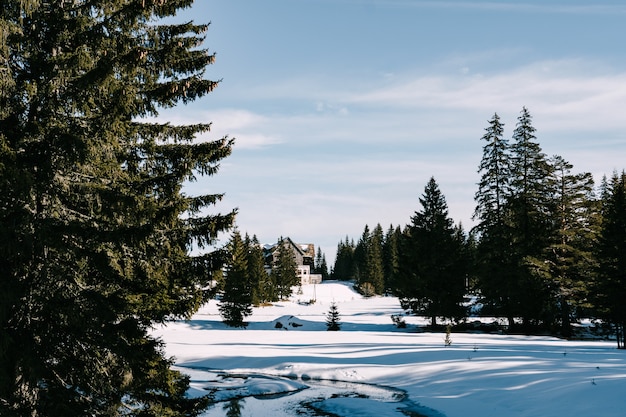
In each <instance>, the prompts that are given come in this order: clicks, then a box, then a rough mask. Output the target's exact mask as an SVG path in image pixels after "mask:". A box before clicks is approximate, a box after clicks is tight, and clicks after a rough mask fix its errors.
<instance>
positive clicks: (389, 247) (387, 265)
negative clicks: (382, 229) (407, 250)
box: [383, 226, 402, 289]
mask: <svg viewBox="0 0 626 417" xmlns="http://www.w3.org/2000/svg"><path fill="white" fill-rule="evenodd" d="M401 238H402V231H401V230H400V226H397V227H395V228H394V227H393V226H389V230H387V233H386V234H385V240H384V243H383V269H384V272H385V289H389V288H393V287H395V286H396V283H397V280H398V278H399V277H398V273H399V271H400V239H401Z"/></svg>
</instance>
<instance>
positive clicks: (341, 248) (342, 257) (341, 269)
mask: <svg viewBox="0 0 626 417" xmlns="http://www.w3.org/2000/svg"><path fill="white" fill-rule="evenodd" d="M354 250H355V247H354V242H351V241H350V240H349V238H348V236H346V238H345V241H340V242H339V243H338V244H337V255H336V256H335V266H334V267H333V275H332V278H333V279H336V280H346V281H347V280H351V279H352V278H353V277H354Z"/></svg>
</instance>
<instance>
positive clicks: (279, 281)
mask: <svg viewBox="0 0 626 417" xmlns="http://www.w3.org/2000/svg"><path fill="white" fill-rule="evenodd" d="M276 251H277V255H278V256H277V259H276V261H275V264H274V265H273V267H272V280H273V284H274V288H275V291H276V298H277V299H278V300H284V299H287V298H288V297H289V296H290V295H291V291H292V289H291V287H293V286H295V285H298V284H299V281H298V265H297V264H296V258H295V256H294V254H293V250H292V249H291V247H290V244H289V241H288V239H283V238H282V237H281V238H280V239H278V243H277V244H276Z"/></svg>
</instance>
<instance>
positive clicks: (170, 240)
mask: <svg viewBox="0 0 626 417" xmlns="http://www.w3.org/2000/svg"><path fill="white" fill-rule="evenodd" d="M191 4H192V0H171V1H167V2H164V1H155V0H145V1H144V0H142V1H139V0H136V1H135V0H133V1H130V0H128V1H120V0H114V1H107V2H102V1H91V2H85V1H62V0H53V1H40V0H21V1H4V2H3V3H2V7H0V35H1V37H2V44H1V45H0V61H1V62H2V71H0V270H2V274H3V275H2V280H1V281H0V297H1V302H0V329H1V330H0V398H1V401H0V415H3V416H48V415H49V416H79V415H142V416H163V415H168V416H182V415H184V416H190V415H196V414H198V413H199V412H200V410H201V408H202V407H203V406H204V405H205V404H206V400H204V399H191V398H187V397H186V396H185V392H186V390H187V387H188V378H187V377H185V376H183V375H181V374H180V373H179V372H178V371H175V370H173V369H171V368H170V366H171V364H172V360H171V359H168V358H166V357H165V356H164V352H163V344H162V342H161V341H160V340H157V339H155V338H154V337H152V336H151V335H150V334H149V330H150V328H151V327H152V326H153V325H154V324H157V323H164V322H166V321H168V320H172V319H176V318H183V317H189V316H190V315H191V314H192V313H193V312H194V311H195V310H196V309H197V308H198V307H199V306H200V305H201V304H202V303H203V302H205V301H206V300H207V299H208V297H209V296H210V291H209V290H207V288H210V287H211V286H210V282H211V279H212V276H213V271H215V270H217V269H219V268H220V265H221V261H220V256H219V254H218V253H217V252H210V250H211V248H212V245H213V243H214V242H215V239H216V237H217V234H218V233H219V232H220V231H223V230H225V229H227V228H228V227H230V225H231V224H232V217H233V213H229V214H226V215H221V214H210V215H207V214H204V213H206V210H205V209H206V208H207V207H210V206H212V205H214V204H215V203H216V202H217V201H218V200H219V199H220V197H221V196H220V195H202V196H189V195H186V194H185V193H183V192H182V186H183V184H184V183H186V182H188V181H193V180H195V178H196V176H198V175H200V176H202V175H213V174H215V173H216V172H217V169H218V165H219V162H220V160H222V159H223V158H224V157H226V156H228V155H229V154H230V152H231V146H232V141H231V140H229V139H219V140H213V141H206V142H202V143H199V142H195V141H194V138H195V137H196V136H197V135H198V134H200V133H203V132H207V131H208V130H209V127H210V125H209V124H208V123H200V124H194V125H184V126H179V125H172V124H170V123H159V122H155V121H148V119H147V118H151V117H155V116H157V115H158V113H159V110H161V109H164V108H170V107H173V106H175V105H177V104H179V103H188V102H191V101H194V100H196V99H198V98H200V97H202V96H204V95H206V94H208V93H209V92H211V91H212V90H213V89H214V88H215V87H216V86H217V82H214V81H210V80H207V79H206V78H205V76H204V71H205V68H206V67H207V65H209V64H211V63H213V61H214V55H213V54H210V53H208V52H207V50H206V49H204V48H203V47H202V45H201V44H202V41H203V36H204V35H203V33H204V32H205V31H206V30H207V25H204V24H200V25H198V24H195V23H193V22H188V23H182V24H159V23H158V19H160V18H164V17H168V16H173V15H174V14H175V13H176V12H177V11H178V10H180V9H182V8H185V7H189V6H190V5H191ZM192 246H194V247H196V248H200V249H204V254H202V255H197V256H191V255H190V250H191V248H192ZM207 250H208V251H207Z"/></svg>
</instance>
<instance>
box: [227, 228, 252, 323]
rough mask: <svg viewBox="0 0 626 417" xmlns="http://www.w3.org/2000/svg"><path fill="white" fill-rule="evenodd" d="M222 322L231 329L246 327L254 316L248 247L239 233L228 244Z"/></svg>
mask: <svg viewBox="0 0 626 417" xmlns="http://www.w3.org/2000/svg"><path fill="white" fill-rule="evenodd" d="M219 311H220V314H221V316H222V320H223V321H224V323H226V324H227V325H228V326H231V327H246V325H247V324H246V323H245V321H244V319H245V318H246V317H248V316H249V315H250V314H252V283H251V281H250V278H249V270H248V253H247V246H246V243H245V242H244V240H243V239H241V234H240V233H239V232H238V231H235V232H233V235H232V237H231V239H230V242H229V244H228V261H227V263H226V277H225V280H224V291H223V293H222V298H221V299H220V302H219Z"/></svg>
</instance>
